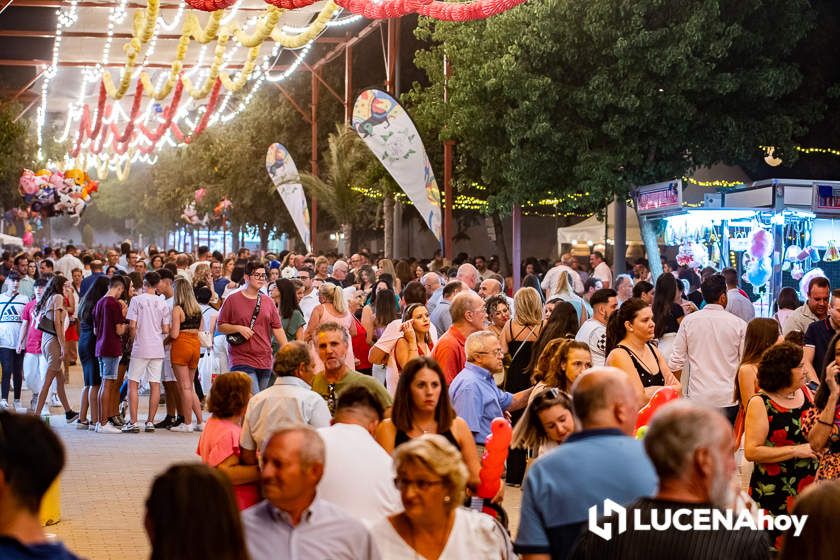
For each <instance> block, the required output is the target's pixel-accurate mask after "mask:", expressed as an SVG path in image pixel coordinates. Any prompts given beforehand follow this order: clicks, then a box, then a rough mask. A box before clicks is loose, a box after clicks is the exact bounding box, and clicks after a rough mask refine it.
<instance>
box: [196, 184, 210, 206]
mask: <svg viewBox="0 0 840 560" xmlns="http://www.w3.org/2000/svg"><path fill="white" fill-rule="evenodd" d="M205 194H207V189H205V188H204V187H201V188H199V189H196V191H195V201H196V202H198V203H199V204H201V201H202V200H204V195H205Z"/></svg>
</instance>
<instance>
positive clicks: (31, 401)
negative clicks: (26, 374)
mask: <svg viewBox="0 0 840 560" xmlns="http://www.w3.org/2000/svg"><path fill="white" fill-rule="evenodd" d="M37 406H38V393H33V394H32V398H31V399H29V410H31V411H32V412H35V407H37Z"/></svg>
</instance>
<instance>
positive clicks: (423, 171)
mask: <svg viewBox="0 0 840 560" xmlns="http://www.w3.org/2000/svg"><path fill="white" fill-rule="evenodd" d="M353 128H354V129H355V131H356V132H357V133H358V134H359V136H361V138H362V140H363V141H364V143H365V144H366V145H367V147H368V148H370V150H371V151H372V152H373V154H374V155H375V156H376V157H377V159H379V161H380V162H382V165H384V166H385V169H386V170H387V171H388V173H390V174H391V177H393V178H394V180H395V181H396V182H397V184H398V185H399V186H400V188H401V189H402V190H403V191H404V192H405V194H406V195H407V196H408V198H409V199H410V200H411V202H412V203H413V204H414V207H415V208H417V210H418V212H420V215H421V216H422V217H423V220H425V222H426V225H428V226H429V229H430V230H432V233H433V234H434V236H435V238H437V240H438V241H441V212H440V190H439V189H438V184H437V181H436V180H435V174H434V172H433V171H432V166H431V164H430V163H429V156H428V155H427V154H426V148H425V147H423V140H422V139H421V138H420V134H419V133H418V132H417V127H416V126H414V122H413V121H412V120H411V117H409V116H408V113H406V111H405V109H404V108H403V107H402V105H400V104H399V103H398V102H397V100H396V99H394V98H393V97H391V96H390V95H388V94H387V93H385V92H384V91H380V90H378V89H367V90H364V91H363V92H362V93H360V94H359V97H357V98H356V103H355V104H354V106H353Z"/></svg>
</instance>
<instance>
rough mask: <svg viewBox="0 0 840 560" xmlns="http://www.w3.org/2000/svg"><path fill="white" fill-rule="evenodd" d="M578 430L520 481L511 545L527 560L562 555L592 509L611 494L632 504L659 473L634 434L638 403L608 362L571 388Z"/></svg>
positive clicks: (650, 489)
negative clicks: (517, 518) (518, 512)
mask: <svg viewBox="0 0 840 560" xmlns="http://www.w3.org/2000/svg"><path fill="white" fill-rule="evenodd" d="M572 400H573V402H574V409H575V412H576V414H577V416H578V420H579V422H580V426H581V428H582V430H581V431H580V432H576V433H574V434H572V435H571V436H569V438H568V439H567V440H566V441H565V442H564V443H563V445H561V446H560V447H558V448H557V449H556V450H554V451H552V452H551V453H549V454H548V455H544V456H543V457H540V459H539V460H537V461H535V462H534V463H533V464H532V465H531V468H530V469H529V471H528V476H527V477H526V478H525V487H524V491H523V494H522V509H521V517H520V521H519V534H518V535H517V538H516V544H515V546H514V550H515V551H516V552H518V553H519V554H522V555H523V556H522V558H523V559H525V560H548V559H549V558H566V557H567V556H568V554H569V552H570V550H571V549H572V546H573V545H574V543H575V541H576V540H577V538H578V536H579V534H580V532H581V530H582V529H583V528H584V527H585V525H586V521H587V519H588V517H589V508H590V507H592V506H598V508H599V511H600V510H601V508H602V507H603V505H604V500H605V499H607V498H609V499H611V500H613V501H615V502H617V503H619V504H622V505H627V504H630V503H632V502H634V501H636V500H638V499H639V498H641V497H643V496H652V495H654V493H655V492H656V488H657V484H658V480H657V477H656V471H655V470H654V468H653V465H652V463H651V462H650V459H649V458H648V456H647V454H645V450H644V448H643V447H642V443H641V442H640V441H637V440H635V439H634V438H632V437H631V434H632V433H633V429H634V427H635V425H636V419H637V417H638V415H639V401H638V397H637V396H636V392H635V390H634V389H633V386H632V385H631V384H630V382H629V381H628V380H627V375H626V374H625V373H624V372H623V371H621V370H619V369H617V368H612V367H603V368H593V369H590V370H587V371H585V372H584V373H583V374H582V375H581V376H580V377H578V378H577V379H576V380H575V383H574V385H572Z"/></svg>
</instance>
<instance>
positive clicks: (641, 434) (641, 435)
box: [636, 426, 648, 441]
mask: <svg viewBox="0 0 840 560" xmlns="http://www.w3.org/2000/svg"><path fill="white" fill-rule="evenodd" d="M647 431H648V427H647V426H640V427H639V429H637V430H636V439H638V440H640V441H641V440H643V439H645V435H647Z"/></svg>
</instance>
